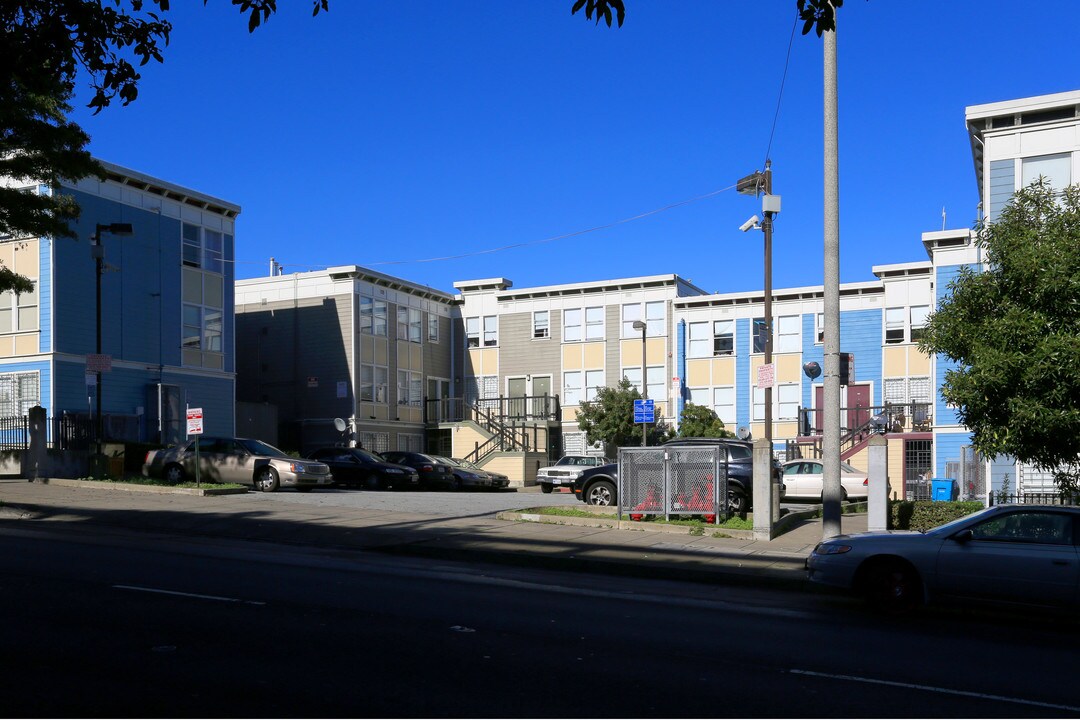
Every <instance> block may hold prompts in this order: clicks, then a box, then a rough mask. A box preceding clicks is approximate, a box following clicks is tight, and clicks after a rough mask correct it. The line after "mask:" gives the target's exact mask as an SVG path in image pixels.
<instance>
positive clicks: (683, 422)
mask: <svg viewBox="0 0 1080 720" xmlns="http://www.w3.org/2000/svg"><path fill="white" fill-rule="evenodd" d="M679 437H735V434H734V433H732V432H731V431H729V430H727V429H726V428H725V426H724V421H723V420H721V419H720V418H719V417H717V415H716V411H714V410H713V409H712V408H708V407H705V406H704V405H695V404H693V403H687V404H686V407H684V408H683V411H682V414H681V415H679Z"/></svg>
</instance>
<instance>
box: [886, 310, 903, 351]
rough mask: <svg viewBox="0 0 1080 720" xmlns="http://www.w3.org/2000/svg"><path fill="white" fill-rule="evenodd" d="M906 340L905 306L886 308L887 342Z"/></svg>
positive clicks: (890, 343)
mask: <svg viewBox="0 0 1080 720" xmlns="http://www.w3.org/2000/svg"><path fill="white" fill-rule="evenodd" d="M902 342H904V308H886V309H885V344H886V345H895V344H897V343H902Z"/></svg>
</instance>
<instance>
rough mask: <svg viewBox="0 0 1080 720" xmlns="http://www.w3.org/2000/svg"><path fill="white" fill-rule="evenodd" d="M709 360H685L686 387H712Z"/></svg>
mask: <svg viewBox="0 0 1080 720" xmlns="http://www.w3.org/2000/svg"><path fill="white" fill-rule="evenodd" d="M711 366H712V361H711V360H704V359H698V360H687V361H686V385H687V387H707V386H709V385H712V375H711V373H710V370H711V369H712V368H711Z"/></svg>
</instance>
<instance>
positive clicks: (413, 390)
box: [397, 370, 423, 407]
mask: <svg viewBox="0 0 1080 720" xmlns="http://www.w3.org/2000/svg"><path fill="white" fill-rule="evenodd" d="M397 376H398V382H397V393H398V395H397V397H398V405H409V406H412V407H420V394H421V392H422V390H423V383H422V382H421V378H420V373H418V372H413V371H411V370H398V374H397Z"/></svg>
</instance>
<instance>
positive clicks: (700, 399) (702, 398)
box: [689, 387, 712, 407]
mask: <svg viewBox="0 0 1080 720" xmlns="http://www.w3.org/2000/svg"><path fill="white" fill-rule="evenodd" d="M689 391H690V402H692V403H693V404H694V405H700V406H701V407H709V406H710V405H711V404H712V403H711V402H710V397H711V396H712V393H711V392H710V391H709V388H707V387H702V388H689Z"/></svg>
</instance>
